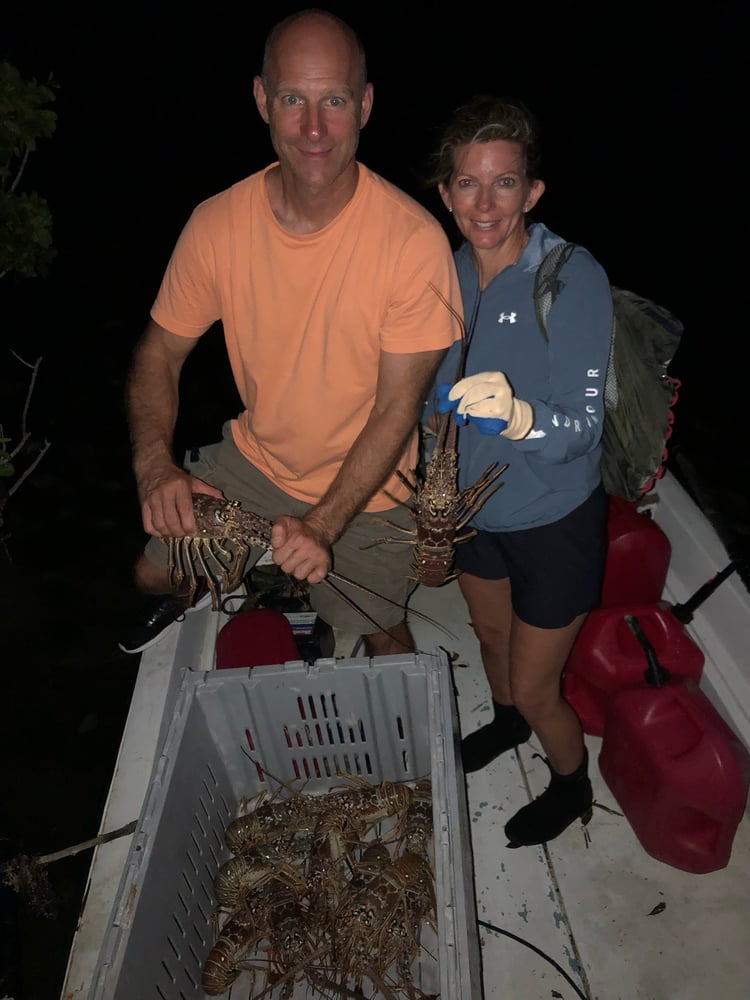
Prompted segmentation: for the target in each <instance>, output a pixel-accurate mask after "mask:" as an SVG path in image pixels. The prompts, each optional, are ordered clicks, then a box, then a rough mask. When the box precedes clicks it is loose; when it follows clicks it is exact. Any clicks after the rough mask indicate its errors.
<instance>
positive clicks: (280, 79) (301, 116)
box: [254, 22, 372, 191]
mask: <svg viewBox="0 0 750 1000" xmlns="http://www.w3.org/2000/svg"><path fill="white" fill-rule="evenodd" d="M267 76H268V79H267V81H266V82H267V89H266V87H265V86H264V85H263V82H262V80H261V78H260V77H256V78H255V86H254V93H255V100H256V103H257V105H258V110H259V111H260V114H261V116H262V118H263V119H264V121H266V122H267V123H268V125H269V127H270V130H271V142H272V143H273V147H274V149H275V150H276V153H277V155H278V158H279V162H280V163H281V165H282V167H283V168H285V169H286V170H287V171H288V172H290V173H291V174H292V175H293V177H294V178H295V180H296V181H297V182H298V183H299V184H300V185H301V186H302V187H305V188H307V189H311V190H312V191H324V190H325V189H326V188H327V187H330V186H331V185H334V184H335V183H336V181H337V180H338V179H339V178H340V177H341V176H342V175H345V174H347V172H348V170H349V169H352V168H353V164H354V158H355V155H356V151H357V145H358V143H359V133H360V129H361V128H362V127H363V126H364V125H365V123H366V122H367V119H368V118H369V116H370V110H371V108H372V87H371V85H370V84H368V85H367V86H366V87H365V88H364V93H363V87H362V70H361V63H360V61H359V59H358V55H357V52H356V50H354V49H353V47H352V45H351V44H350V43H349V40H348V39H347V38H346V36H345V35H344V34H343V33H342V32H341V31H340V29H338V28H337V27H336V26H335V25H332V24H330V23H329V22H312V23H310V22H302V23H299V24H294V25H292V26H290V28H289V29H287V31H286V32H285V33H284V35H283V36H282V37H281V38H280V39H279V40H278V43H277V45H276V49H275V52H274V54H273V58H271V59H270V60H269V66H268V67H267Z"/></svg>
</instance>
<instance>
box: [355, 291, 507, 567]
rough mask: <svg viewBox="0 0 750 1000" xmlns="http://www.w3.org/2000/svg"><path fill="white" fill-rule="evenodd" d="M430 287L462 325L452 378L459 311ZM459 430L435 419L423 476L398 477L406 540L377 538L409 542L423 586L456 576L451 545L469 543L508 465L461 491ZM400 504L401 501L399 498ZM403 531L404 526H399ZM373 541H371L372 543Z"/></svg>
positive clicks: (448, 417)
mask: <svg viewBox="0 0 750 1000" xmlns="http://www.w3.org/2000/svg"><path fill="white" fill-rule="evenodd" d="M430 287H431V288H432V289H433V291H434V292H435V293H436V295H438V296H439V297H440V299H441V300H442V301H443V303H444V304H445V306H446V308H448V309H449V310H450V311H451V312H452V313H453V315H454V316H455V318H456V320H457V322H458V324H459V326H460V328H461V340H462V344H463V346H462V350H461V358H460V361H459V365H458V372H457V375H456V381H458V379H460V378H462V377H463V370H464V366H465V360H466V351H467V348H468V341H469V337H468V336H467V333H466V327H465V326H464V322H463V320H462V318H461V317H460V315H459V314H458V313H457V312H456V310H455V309H454V308H453V306H452V305H451V304H450V303H449V302H448V301H447V299H446V298H445V296H444V295H443V294H442V293H441V292H440V291H439V290H438V289H437V288H436V287H435V286H434V285H433V284H432V283H430ZM457 432H458V428H457V426H456V424H455V422H454V421H453V419H452V412H451V411H449V412H448V413H444V414H442V415H441V416H440V417H439V420H438V426H437V431H436V434H435V445H434V448H433V451H432V456H431V457H430V459H429V460H428V462H427V465H426V471H425V476H424V480H423V481H420V480H419V478H418V477H417V476H416V474H415V477H414V479H415V481H414V482H412V481H411V480H410V479H408V478H407V477H406V476H405V475H403V473H401V472H398V473H397V474H398V476H399V478H400V479H401V481H402V482H403V483H404V485H405V486H406V487H407V488H408V490H409V491H410V493H411V494H412V496H413V498H414V501H413V506H410V505H409V504H405V506H407V507H409V509H410V510H411V511H412V513H413V515H414V520H415V528H414V529H413V530H412V531H410V532H408V533H407V535H408V537H407V538H379V539H378V540H377V541H378V542H385V543H388V542H403V543H407V544H413V545H414V557H413V561H412V566H413V569H414V577H413V579H414V580H416V581H417V583H421V584H423V585H424V586H425V587H441V586H442V585H443V584H444V583H447V582H448V581H449V580H452V579H454V578H455V573H454V571H453V567H454V562H455V555H456V545H458V544H459V543H461V542H465V541H468V539H469V538H472V537H473V536H474V535H475V534H476V531H475V530H474V529H473V528H470V529H469V530H467V531H466V532H464V533H463V534H461V532H462V531H463V530H464V528H465V527H466V525H467V524H468V523H469V521H470V520H471V519H472V517H474V515H475V514H477V513H478V512H479V511H480V510H481V508H482V505H483V504H484V503H485V502H486V501H487V500H488V499H489V498H490V497H491V496H492V494H493V493H494V492H495V491H496V490H498V489H500V486H502V483H499V484H498V485H497V486H495V488H494V489H490V487H491V486H492V485H493V483H495V482H496V480H497V479H499V477H500V476H501V475H502V474H503V472H505V470H506V469H507V468H508V465H507V463H506V464H505V465H503V466H502V467H501V468H498V467H497V462H493V463H492V464H491V465H489V466H488V467H487V468H486V469H485V470H484V472H483V473H482V475H481V476H480V477H479V479H478V480H477V481H476V482H475V483H474V485H473V486H467V487H466V488H465V489H463V490H459V489H458V458H457V454H456V436H457ZM400 502H403V501H400ZM384 523H385V524H387V525H388V526H389V527H391V528H396V529H397V530H398V525H394V524H392V523H391V522H390V521H385V522H384ZM400 530H401V531H403V529H400ZM373 544H376V543H373Z"/></svg>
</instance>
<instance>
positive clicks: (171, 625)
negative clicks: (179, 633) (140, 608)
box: [118, 581, 211, 653]
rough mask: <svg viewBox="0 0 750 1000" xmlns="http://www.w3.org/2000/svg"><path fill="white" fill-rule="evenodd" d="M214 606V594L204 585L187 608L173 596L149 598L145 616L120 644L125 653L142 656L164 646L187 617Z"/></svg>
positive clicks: (200, 585) (153, 596)
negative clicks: (150, 650)
mask: <svg viewBox="0 0 750 1000" xmlns="http://www.w3.org/2000/svg"><path fill="white" fill-rule="evenodd" d="M210 603H211V592H210V591H209V589H208V587H207V586H206V585H205V583H203V582H202V581H201V582H200V583H199V585H198V589H197V591H196V592H195V596H194V598H193V603H192V604H191V606H190V607H186V606H185V598H184V597H175V596H174V595H173V594H155V595H152V596H150V597H147V598H146V600H145V605H144V615H143V617H142V618H141V620H140V621H139V622H137V623H136V624H134V625H133V626H132V627H131V629H130V630H129V632H128V634H127V635H126V636H125V638H124V639H123V640H122V641H121V642H119V643H118V646H119V647H120V649H121V650H122V651H123V653H142V652H143V650H144V649H148V648H149V646H153V645H154V643H157V642H160V641H161V640H162V639H163V638H164V637H165V636H167V635H169V633H170V632H173V631H174V630H175V629H176V628H177V626H178V625H179V623H180V622H181V621H184V619H185V615H186V614H190V612H191V611H198V610H199V609H200V608H205V607H206V605H207V604H210Z"/></svg>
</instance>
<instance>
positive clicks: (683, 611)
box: [672, 562, 737, 625]
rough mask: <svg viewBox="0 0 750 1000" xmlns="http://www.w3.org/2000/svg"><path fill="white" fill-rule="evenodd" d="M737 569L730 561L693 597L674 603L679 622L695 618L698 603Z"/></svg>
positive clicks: (685, 623)
mask: <svg viewBox="0 0 750 1000" xmlns="http://www.w3.org/2000/svg"><path fill="white" fill-rule="evenodd" d="M736 569H737V567H736V565H735V564H734V563H733V562H730V563H729V565H728V566H725V567H724V569H722V570H720V571H719V572H718V573H717V574H716V575H715V576H712V577H711V579H710V580H707V581H706V583H704V584H703V586H702V587H700V588H699V589H698V590H696V592H695V593H694V594H693V596H692V597H689V598H688V600H687V601H685V602H684V603H683V604H673V605H672V614H673V615H674V616H675V618H676V619H677V621H678V622H682V624H683V625H687V624H688V623H689V622H691V621H692V620H693V612H694V611H695V609H696V608H697V607H698V605H700V604H703V602H704V601H705V600H706V599H707V598H708V597H710V596H711V594H713V592H714V591H715V590H716V588H717V587H718V586H719V584H720V583H723V582H724V580H726V578H727V577H728V576H731V575H732V573H734V571H735V570H736Z"/></svg>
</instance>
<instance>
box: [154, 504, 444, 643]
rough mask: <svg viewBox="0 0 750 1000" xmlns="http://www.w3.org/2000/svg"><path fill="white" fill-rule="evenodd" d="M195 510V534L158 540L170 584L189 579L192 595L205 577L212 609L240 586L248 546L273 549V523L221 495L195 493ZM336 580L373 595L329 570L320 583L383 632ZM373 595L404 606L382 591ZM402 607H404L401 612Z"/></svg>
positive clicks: (437, 625)
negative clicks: (221, 596)
mask: <svg viewBox="0 0 750 1000" xmlns="http://www.w3.org/2000/svg"><path fill="white" fill-rule="evenodd" d="M193 510H194V512H195V520H196V523H197V530H196V532H195V534H192V535H184V536H181V537H166V538H163V539H162V541H163V542H164V543H165V545H166V546H167V549H168V570H169V579H170V583H171V584H172V586H174V587H178V586H180V585H181V584H182V583H184V582H185V581H187V582H188V596H189V597H190V598H191V599H192V597H193V595H194V594H195V592H196V590H197V588H198V577H199V576H203V577H204V578H205V580H206V585H207V586H208V588H209V590H210V592H211V604H212V607H213V609H214V610H216V609H217V608H218V606H219V594H220V593H221V592H223V593H231V592H232V591H233V590H234V589H235V588H236V587H237V586H238V585H239V582H240V580H241V578H242V573H243V569H244V565H245V560H246V558H247V556H248V553H249V552H250V549H251V548H252V547H253V546H259V547H261V548H263V549H270V548H271V527H272V522H271V521H269V520H268V519H267V518H265V517H262V516H261V515H260V514H255V513H253V512H252V511H246V510H243V509H242V507H241V505H240V501H239V500H223V499H220V498H218V497H212V496H208V494H205V493H194V494H193ZM334 581H335V582H334ZM336 583H343V584H346V585H347V586H349V587H354V588H356V589H357V590H361V591H364V592H365V593H370V594H372V591H370V590H369V589H368V588H367V587H364V586H362V585H361V584H359V583H356V582H355V581H354V580H350V579H348V578H347V577H345V576H342V575H341V574H339V573H334V572H333V571H331V572H330V573H329V574H328V576H327V577H326V578H325V580H323V581H322V584H321V585H322V586H326V587H330V588H331V589H332V590H334V591H335V592H336V594H337V595H338V596H339V597H340V598H341V599H342V600H343V601H345V602H346V603H347V604H348V605H349V606H350V607H352V608H354V609H355V610H356V611H357V612H358V613H359V614H360V615H362V617H363V618H364V619H366V620H367V621H368V622H369V623H370V624H371V625H373V626H374V627H375V628H376V629H377V630H378V631H387V630H384V629H383V628H382V626H381V625H379V624H378V622H376V621H375V620H374V619H373V618H371V617H370V615H369V614H367V612H366V611H364V610H363V609H362V608H360V607H359V606H358V605H357V604H356V603H355V602H354V601H352V600H351V598H349V597H348V596H347V595H346V594H345V593H343V591H342V590H341V589H340V587H338V586H336ZM377 596H380V597H381V600H385V601H388V603H391V604H394V605H396V606H398V607H403V605H400V604H398V603H397V602H396V601H389V599H388V598H386V597H383V596H382V595H377ZM406 610H407V609H406V608H404V611H405V612H406ZM409 614H411V615H414V617H416V618H419V619H421V620H422V621H426V622H428V623H429V624H430V625H434V626H435V627H436V628H439V629H440V630H441V631H443V632H446V633H447V634H451V633H449V632H448V630H447V629H446V628H445V626H443V625H441V624H440V623H439V622H437V621H435V620H434V619H432V618H429V617H428V616H427V615H424V614H422V613H421V612H419V611H414V610H412V609H409Z"/></svg>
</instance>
